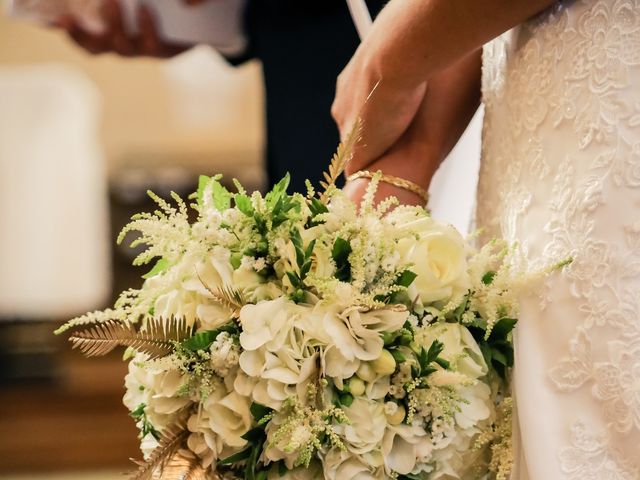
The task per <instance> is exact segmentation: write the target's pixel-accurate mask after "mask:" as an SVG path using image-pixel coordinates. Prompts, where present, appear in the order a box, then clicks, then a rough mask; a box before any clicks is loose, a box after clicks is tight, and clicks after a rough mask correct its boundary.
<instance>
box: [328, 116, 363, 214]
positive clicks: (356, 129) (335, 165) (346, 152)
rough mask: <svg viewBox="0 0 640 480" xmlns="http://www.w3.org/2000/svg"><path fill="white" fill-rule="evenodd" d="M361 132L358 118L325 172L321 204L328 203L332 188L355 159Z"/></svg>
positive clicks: (360, 123)
mask: <svg viewBox="0 0 640 480" xmlns="http://www.w3.org/2000/svg"><path fill="white" fill-rule="evenodd" d="M361 130H362V122H361V121H360V119H359V118H358V119H357V120H356V122H355V123H354V124H353V127H352V128H351V131H350V132H349V135H347V138H346V139H345V141H344V142H341V143H340V145H338V150H337V151H336V153H335V154H334V155H333V158H332V159H331V163H330V164H329V171H328V172H324V174H323V175H324V181H321V182H320V185H321V186H322V188H324V192H323V193H322V195H320V201H321V202H323V203H326V202H327V200H328V193H329V189H330V187H333V186H335V184H336V181H337V180H338V178H340V175H342V173H343V172H344V169H345V168H346V167H347V164H348V163H349V160H351V157H353V148H354V147H355V145H356V143H358V141H359V140H360V134H361Z"/></svg>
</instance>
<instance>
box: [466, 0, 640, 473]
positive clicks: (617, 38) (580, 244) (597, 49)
mask: <svg viewBox="0 0 640 480" xmlns="http://www.w3.org/2000/svg"><path fill="white" fill-rule="evenodd" d="M483 100H484V104H485V127H484V132H483V161H482V167H481V175H480V182H479V185H478V210H477V223H478V225H479V226H481V227H484V228H485V229H486V231H487V236H503V237H504V238H506V239H508V240H510V241H518V242H519V243H520V245H521V246H522V248H523V250H524V252H525V253H526V254H528V255H529V257H530V258H532V259H538V260H539V261H543V262H544V263H549V262H553V261H558V260H560V259H563V258H566V257H568V256H571V257H572V258H573V259H574V261H573V263H572V264H571V265H570V266H569V267H568V268H566V269H565V272H564V273H563V275H562V276H556V277H554V278H552V279H551V280H550V281H549V283H548V285H547V287H548V288H547V292H546V294H544V295H542V298H541V304H540V306H541V311H544V315H549V316H551V317H553V318H558V319H561V320H562V322H563V323H562V327H561V328H560V332H561V333H560V334H559V335H560V336H561V337H562V338H563V339H566V341H565V342H564V343H562V342H560V343H561V344H562V345H564V347H563V348H561V349H558V348H556V349H555V350H553V349H551V348H550V347H548V346H547V345H546V344H541V345H540V350H541V351H542V352H544V353H543V357H544V361H545V365H546V366H547V369H548V373H549V380H550V382H549V383H548V385H547V387H548V388H549V389H554V390H555V392H556V394H557V395H578V396H579V398H581V399H582V400H584V402H586V403H585V405H589V408H591V405H593V409H592V410H593V411H595V412H599V413H598V421H597V422H596V423H597V425H595V424H593V423H594V422H590V421H587V420H584V421H582V420H580V421H579V423H577V424H575V425H574V427H573V429H571V427H570V424H569V423H567V426H566V442H567V443H570V444H571V446H567V447H566V448H561V449H560V452H559V454H558V455H559V464H558V469H559V471H561V472H562V473H564V474H565V478H568V479H578V478H580V479H583V478H584V479H594V480H595V479H625V480H626V479H640V473H639V471H638V469H637V464H636V465H635V466H634V464H633V462H638V464H640V461H639V460H638V459H637V458H633V459H632V458H627V459H626V460H625V452H624V451H622V450H624V449H621V451H615V452H614V450H615V449H617V447H618V445H620V444H621V443H624V442H627V444H628V443H629V442H636V443H635V445H636V446H637V444H638V442H640V212H639V211H638V206H640V0H575V1H565V2H558V3H557V4H555V5H554V6H553V7H551V8H549V9H548V10H547V11H545V12H543V13H542V14H540V15H538V16H537V17H535V18H533V19H531V20H530V21H528V22H527V23H525V24H523V25H521V26H520V27H518V28H517V29H514V30H512V31H510V32H507V33H506V34H504V35H503V36H501V37H499V38H498V39H496V40H494V41H493V42H491V43H490V44H488V45H487V46H485V50H484V66H483ZM567 308H570V311H571V314H570V315H569V317H568V318H567V310H566V309H567ZM542 309H544V310H542ZM524 341H527V340H526V339H525V340H524ZM520 375H521V376H522V375H523V372H521V373H520ZM526 375H527V372H524V376H526ZM572 398H573V397H572ZM521 413H522V412H521ZM522 414H526V412H525V413H522ZM578 414H580V412H578ZM581 422H582V423H581ZM601 428H604V429H605V432H606V435H605V436H604V437H602V438H600V437H598V438H597V439H596V437H594V436H593V435H592V434H591V433H588V432H587V431H588V430H589V431H599V430H600V429H601ZM590 435H591V436H590ZM605 437H606V440H605ZM626 456H627V457H629V456H630V455H629V454H628V452H626ZM635 457H637V455H635ZM529 460H530V459H529Z"/></svg>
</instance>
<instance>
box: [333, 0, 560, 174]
mask: <svg viewBox="0 0 640 480" xmlns="http://www.w3.org/2000/svg"><path fill="white" fill-rule="evenodd" d="M552 3H554V1H553V0H391V1H390V2H389V4H388V5H387V6H386V7H385V8H384V9H383V10H382V12H381V13H380V15H378V17H377V18H376V20H375V22H374V23H373V27H372V29H371V31H370V32H369V34H368V35H367V37H366V39H365V40H364V41H363V42H362V44H361V45H360V47H359V48H358V50H357V51H356V53H355V55H354V56H353V58H352V59H351V61H350V62H349V64H348V65H347V67H346V68H345V69H344V71H343V72H342V73H341V74H340V76H339V77H338V82H337V92H336V98H335V101H334V104H333V107H332V113H333V116H334V118H335V119H336V122H337V123H338V127H339V129H340V133H341V135H342V136H343V137H344V135H345V134H346V133H347V132H348V131H349V130H350V129H351V126H352V125H353V123H354V122H355V119H356V118H357V117H360V118H361V119H362V121H363V135H362V136H363V140H362V142H361V143H360V145H361V146H360V147H358V148H356V150H355V152H354V159H353V161H352V163H351V165H350V166H349V170H348V173H352V172H354V171H357V170H360V169H362V168H364V167H366V166H367V165H368V164H369V163H371V162H373V161H374V160H375V159H377V158H378V157H380V156H381V155H382V154H384V153H385V152H386V151H387V150H388V149H389V148H390V147H391V146H392V145H393V144H394V143H395V142H396V141H398V139H399V138H400V137H401V136H402V134H403V133H404V132H405V131H406V130H407V128H408V127H409V125H410V124H411V123H412V121H413V119H414V117H415V115H416V112H417V111H418V109H419V106H420V105H421V103H422V100H423V98H424V94H425V92H426V90H427V81H429V80H430V78H431V77H432V76H433V75H434V74H435V73H436V72H438V71H440V70H442V69H445V68H446V67H449V66H451V65H452V64H453V63H454V62H456V61H458V60H459V59H461V58H462V57H464V56H466V55H468V54H469V53H470V52H473V51H475V50H477V49H478V48H480V47H481V46H482V45H483V44H484V43H486V42H487V41H489V40H491V39H492V38H494V37H496V36H497V35H499V34H500V33H502V32H504V31H506V30H508V29H509V28H511V27H513V26H515V25H518V24H520V23H522V22H523V21H524V20H526V19H527V18H529V17H531V16H532V15H534V14H536V13H538V12H540V11H541V10H543V9H544V8H545V7H547V6H549V5H551V4H552ZM376 85H377V86H376ZM374 87H376V88H375V91H373V94H372V95H371V97H370V98H369V101H366V99H367V97H369V95H370V93H371V92H372V90H374Z"/></svg>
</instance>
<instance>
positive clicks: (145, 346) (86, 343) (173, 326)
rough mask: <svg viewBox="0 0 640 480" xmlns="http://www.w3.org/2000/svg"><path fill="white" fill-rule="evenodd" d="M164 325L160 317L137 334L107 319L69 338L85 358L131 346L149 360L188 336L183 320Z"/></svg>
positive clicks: (188, 328) (175, 320)
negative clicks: (147, 356) (144, 354)
mask: <svg viewBox="0 0 640 480" xmlns="http://www.w3.org/2000/svg"><path fill="white" fill-rule="evenodd" d="M168 324H169V326H168V327H167V325H166V322H165V321H164V320H163V319H161V318H152V319H150V320H149V321H148V322H147V324H146V328H145V330H144V331H140V332H137V331H136V330H135V328H134V327H133V325H131V324H129V323H123V322H120V321H117V320H108V321H106V322H104V323H100V324H97V325H95V326H93V327H91V328H88V329H87V330H83V331H81V332H77V333H74V334H73V335H71V337H69V341H70V342H71V343H73V348H78V349H80V351H81V352H82V353H84V354H85V355H86V356H87V357H95V356H101V355H106V354H107V353H109V352H111V351H112V350H113V349H114V348H116V347H119V346H122V347H131V348H133V349H134V350H136V351H138V352H140V353H146V354H147V355H149V356H150V358H152V359H153V358H159V357H164V356H166V355H169V354H171V353H172V352H173V350H174V342H180V341H182V340H184V339H185V338H189V337H190V336H191V327H189V326H188V325H187V324H186V322H185V321H184V319H172V320H171V321H170V322H168Z"/></svg>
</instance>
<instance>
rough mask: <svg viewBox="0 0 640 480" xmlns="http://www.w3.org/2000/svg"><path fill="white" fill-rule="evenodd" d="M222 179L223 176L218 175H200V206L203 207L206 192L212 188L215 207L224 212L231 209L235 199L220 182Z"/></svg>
mask: <svg viewBox="0 0 640 480" xmlns="http://www.w3.org/2000/svg"><path fill="white" fill-rule="evenodd" d="M221 178H222V175H216V176H213V177H208V176H206V175H200V177H199V178H198V191H197V192H196V198H197V200H198V206H200V207H202V206H203V204H204V195H205V192H206V190H207V188H211V200H212V201H213V206H214V207H215V208H216V209H217V210H219V211H221V212H222V211H224V210H227V209H228V208H230V207H231V198H232V197H233V194H232V193H231V192H229V190H227V189H226V188H225V187H224V186H223V185H222V184H221V183H220V182H219V180H220V179H221Z"/></svg>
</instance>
